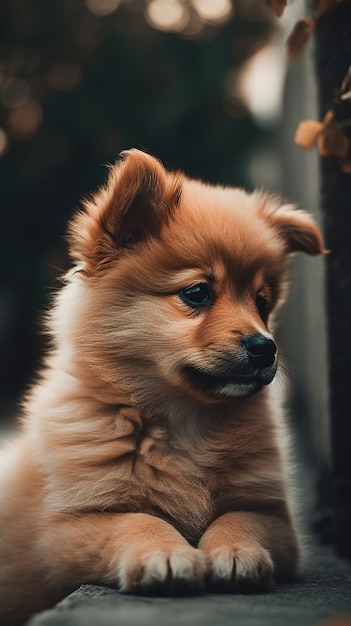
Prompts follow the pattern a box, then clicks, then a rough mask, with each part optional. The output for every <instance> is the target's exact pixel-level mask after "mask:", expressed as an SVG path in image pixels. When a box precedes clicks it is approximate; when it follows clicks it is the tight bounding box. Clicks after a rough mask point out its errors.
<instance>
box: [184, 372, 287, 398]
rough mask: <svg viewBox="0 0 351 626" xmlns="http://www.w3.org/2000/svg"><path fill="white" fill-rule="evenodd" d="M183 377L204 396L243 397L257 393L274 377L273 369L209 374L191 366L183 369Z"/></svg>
mask: <svg viewBox="0 0 351 626" xmlns="http://www.w3.org/2000/svg"><path fill="white" fill-rule="evenodd" d="M183 376H184V378H185V379H186V381H187V382H188V383H189V384H190V385H191V386H192V387H194V388H195V389H197V390H199V391H201V392H203V393H205V394H210V395H212V394H215V395H220V396H227V397H244V396H249V395H252V394H254V393H257V392H258V391H260V390H261V389H262V387H263V386H264V385H268V384H269V383H270V382H271V381H272V380H273V378H274V376H275V368H272V367H269V368H268V367H266V368H264V369H261V370H257V371H255V372H254V373H244V372H243V373H239V372H238V373H233V372H230V373H229V374H227V375H225V374H222V373H218V374H217V373H212V372H211V373H209V372H206V371H204V370H201V369H198V368H196V367H194V366H192V365H187V366H185V367H184V368H183Z"/></svg>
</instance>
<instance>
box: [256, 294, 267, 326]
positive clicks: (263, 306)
mask: <svg viewBox="0 0 351 626" xmlns="http://www.w3.org/2000/svg"><path fill="white" fill-rule="evenodd" d="M256 307H257V310H258V312H259V314H260V316H261V318H262V320H263V321H264V322H266V321H267V318H268V313H269V302H268V300H266V298H265V297H264V296H263V295H262V294H260V293H259V294H258V295H257V296H256Z"/></svg>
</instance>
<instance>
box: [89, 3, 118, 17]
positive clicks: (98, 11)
mask: <svg viewBox="0 0 351 626" xmlns="http://www.w3.org/2000/svg"><path fill="white" fill-rule="evenodd" d="M120 3H121V0H85V5H86V7H87V9H89V11H90V12H91V13H94V15H101V16H103V15H110V14H111V13H113V12H114V11H116V9H117V8H118V7H119V5H120Z"/></svg>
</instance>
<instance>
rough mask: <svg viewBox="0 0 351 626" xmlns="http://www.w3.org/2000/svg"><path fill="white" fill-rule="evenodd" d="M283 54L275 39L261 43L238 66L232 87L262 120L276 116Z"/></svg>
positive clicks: (280, 88) (283, 60) (278, 106)
mask: <svg viewBox="0 0 351 626" xmlns="http://www.w3.org/2000/svg"><path fill="white" fill-rule="evenodd" d="M285 71H286V56H285V54H284V51H283V50H282V48H281V46H280V45H279V43H276V44H275V43H273V44H271V45H268V46H265V47H264V48H262V50H260V51H259V52H258V53H257V54H255V55H254V56H252V57H251V58H250V59H249V60H248V61H247V62H246V63H245V64H244V65H243V67H242V69H241V71H240V73H239V75H238V77H237V85H236V89H237V90H238V92H239V94H240V96H241V97H242V98H243V100H244V102H245V103H246V105H247V107H248V109H249V110H250V111H251V113H252V114H253V115H254V116H255V117H256V119H257V120H258V121H260V122H262V123H263V124H265V123H271V122H276V121H277V119H279V115H280V112H281V105H282V90H283V85H284V76H285Z"/></svg>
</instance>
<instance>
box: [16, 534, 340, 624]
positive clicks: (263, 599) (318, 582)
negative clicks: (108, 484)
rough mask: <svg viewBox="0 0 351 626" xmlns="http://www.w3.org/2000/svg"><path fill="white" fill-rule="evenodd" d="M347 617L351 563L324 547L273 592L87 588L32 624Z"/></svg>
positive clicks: (236, 621)
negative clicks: (169, 594)
mask: <svg viewBox="0 0 351 626" xmlns="http://www.w3.org/2000/svg"><path fill="white" fill-rule="evenodd" d="M342 616H344V617H345V618H346V619H345V623H343V626H346V625H347V626H351V565H350V564H349V563H347V562H345V561H343V560H341V559H339V558H338V557H336V556H335V555H334V554H333V553H332V551H331V550H330V549H328V548H325V547H319V546H318V547H316V548H315V549H314V551H313V553H311V555H310V557H309V559H308V562H307V563H306V566H305V572H304V577H303V579H302V580H301V581H299V582H297V583H294V584H289V585H288V584H286V585H279V586H277V587H276V588H275V589H274V590H273V591H272V592H270V593H265V594H250V595H243V594H238V595H224V594H223V595H221V594H204V595H202V596H196V597H178V598H157V597H156V598H151V597H140V596H132V595H128V596H127V595H123V594H121V593H119V592H118V591H117V590H114V589H109V588H107V587H100V586H95V585H83V586H82V587H80V589H78V590H77V591H75V592H74V593H72V594H71V595H69V596H68V597H67V598H65V599H64V600H63V601H62V602H60V603H59V604H58V605H57V606H56V607H55V608H53V609H52V610H49V611H45V612H43V613H40V614H38V615H36V616H34V617H33V618H32V619H31V620H30V621H29V625H28V626H116V625H118V626H136V625H138V624H142V625H143V626H158V625H161V624H164V625H165V626H185V625H187V624H189V625H190V624H191V626H200V625H201V626H229V625H231V626H232V625H233V624H235V625H236V626H287V625H288V626H295V625H296V626H314V625H318V624H323V623H324V622H325V621H326V620H331V622H330V623H331V624H333V622H334V620H336V619H337V618H339V617H342ZM335 626H337V623H335Z"/></svg>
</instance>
